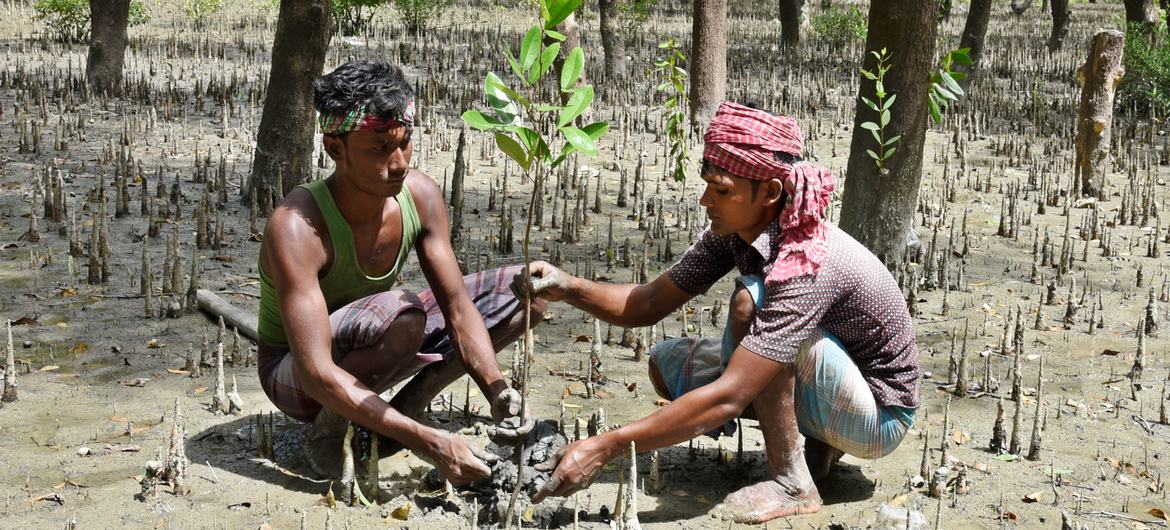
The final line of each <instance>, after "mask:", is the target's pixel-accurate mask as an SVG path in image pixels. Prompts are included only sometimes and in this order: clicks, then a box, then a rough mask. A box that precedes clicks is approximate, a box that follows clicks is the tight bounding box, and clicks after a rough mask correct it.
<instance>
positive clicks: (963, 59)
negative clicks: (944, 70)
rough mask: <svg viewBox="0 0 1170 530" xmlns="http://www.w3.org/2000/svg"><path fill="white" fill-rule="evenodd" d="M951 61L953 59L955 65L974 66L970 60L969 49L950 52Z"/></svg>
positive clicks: (973, 62)
mask: <svg viewBox="0 0 1170 530" xmlns="http://www.w3.org/2000/svg"><path fill="white" fill-rule="evenodd" d="M951 59H953V60H954V61H955V62H956V63H959V64H961V65H965V66H972V65H974V64H975V61H974V60H972V59H971V48H959V49H957V50H955V51H953V52H951Z"/></svg>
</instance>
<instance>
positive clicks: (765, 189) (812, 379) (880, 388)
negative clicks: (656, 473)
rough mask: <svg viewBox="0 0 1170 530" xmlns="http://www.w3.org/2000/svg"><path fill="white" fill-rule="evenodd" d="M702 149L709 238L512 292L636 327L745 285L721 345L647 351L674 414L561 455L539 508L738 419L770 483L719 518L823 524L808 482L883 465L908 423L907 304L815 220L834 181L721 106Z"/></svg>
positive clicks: (784, 137) (862, 256)
mask: <svg viewBox="0 0 1170 530" xmlns="http://www.w3.org/2000/svg"><path fill="white" fill-rule="evenodd" d="M703 142H704V147H703V165H702V178H703V180H704V181H705V182H706V189H705V190H704V192H703V195H702V197H701V198H700V200H699V204H700V205H702V206H703V207H704V208H705V209H706V211H707V217H708V218H709V219H710V221H711V224H710V227H709V228H707V229H706V230H705V231H703V232H702V233H701V234H700V236H699V238H698V241H696V242H695V243H694V244H693V245H692V246H691V248H690V249H688V250H687V252H686V253H685V254H684V255H683V256H682V258H681V259H680V260H679V261H678V263H676V264H675V265H674V266H672V267H671V268H670V269H668V270H667V271H666V272H665V273H664V274H662V275H661V276H659V277H658V278H657V279H655V280H654V281H652V282H650V283H646V284H640V285H637V284H627V285H614V284H602V283H596V282H591V281H588V280H586V279H583V278H578V277H574V276H572V275H569V274H566V273H565V272H563V271H561V270H559V269H557V268H555V267H553V266H552V265H549V264H548V263H545V262H540V261H538V262H535V263H532V264H531V265H530V269H529V276H524V275H523V274H521V275H519V276H517V277H516V279H515V280H514V281H513V285H512V289H513V291H515V292H517V293H518V294H519V295H521V296H531V294H535V295H536V296H537V298H536V299H537V300H544V301H549V302H557V301H564V302H568V303H569V304H570V305H573V306H574V307H577V308H579V309H581V310H583V311H585V312H587V313H589V314H591V315H593V316H595V317H597V318H599V319H601V320H604V321H606V322H609V323H612V324H614V325H618V326H623V327H637V326H649V325H653V324H655V323H657V322H658V321H660V320H662V319H663V318H665V317H667V316H669V315H670V314H672V313H673V312H674V311H675V310H676V309H678V308H679V307H680V306H682V305H683V304H684V303H686V302H687V300H689V299H691V298H692V297H694V296H696V295H698V294H700V293H703V292H706V291H707V289H709V288H710V287H711V286H712V284H714V283H715V282H716V281H717V280H719V279H720V278H722V277H723V276H724V275H726V274H727V273H728V272H730V271H731V270H732V269H733V268H735V269H737V270H738V271H739V274H740V276H739V277H738V278H737V279H736V280H735V284H736V287H735V289H734V291H733V294H732V296H731V303H730V305H729V308H730V309H729V315H728V322H727V326H726V329H725V333H724V336H723V338H722V340H721V341H720V340H716V339H709V338H681V339H674V340H669V341H665V342H663V343H659V344H657V345H655V347H654V348H653V349H652V351H651V355H650V361H649V375H650V380H651V382H652V383H653V385H654V388H655V390H656V391H657V392H658V393H659V394H660V395H662V396H663V397H665V398H668V399H672V400H673V401H672V402H671V403H670V404H669V405H667V406H665V407H663V408H662V409H660V410H658V411H657V412H655V413H654V414H652V415H650V416H647V417H645V418H642V419H640V420H637V421H635V422H633V423H631V424H629V425H626V426H624V427H622V428H619V429H616V430H613V431H609V432H606V433H604V434H602V435H599V436H595V437H591V438H586V439H583V440H579V441H577V442H574V443H572V444H570V445H569V446H567V447H565V448H564V449H563V450H561V451H560V452H559V453H558V454H557V455H556V457H554V459H553V460H552V461H550V462H549V463H548V464H547V465H546V467H547V468H550V469H553V475H552V477H551V479H550V480H549V481H548V482H547V483H546V484H545V486H544V487H543V488H542V489H541V490H540V491H538V492H537V494H536V495H535V496H534V498H533V500H534V501H537V502H539V501H540V500H542V499H543V498H545V497H546V496H549V495H554V496H565V495H569V494H572V493H573V492H575V491H578V490H580V489H582V488H584V487H586V486H588V485H589V484H590V483H591V482H592V481H593V480H594V479H595V478H596V477H597V476H598V475H599V474H600V473H601V470H602V467H603V466H604V465H605V464H606V463H607V462H609V461H610V460H612V459H614V458H615V457H617V456H618V455H620V454H622V453H623V452H624V451H625V450H626V449H627V448H628V447H629V446H630V443H631V442H632V443H633V444H634V445H635V447H636V450H637V451H639V452H643V451H650V450H654V449H658V448H661V447H666V446H670V445H674V444H677V443H679V442H683V441H685V440H688V439H690V438H693V437H695V436H698V435H700V434H702V433H706V432H709V431H713V430H716V431H718V430H723V431H724V432H726V431H727V430H729V429H730V427H731V426H733V425H734V424H731V425H730V426H729V425H726V424H728V422H729V421H731V420H733V419H734V418H735V417H737V416H739V415H741V414H742V415H743V416H744V417H748V418H754V419H757V420H758V421H759V424H760V430H761V431H762V433H763V437H764V442H765V452H766V456H767V460H768V474H767V475H768V476H767V478H765V479H764V480H762V481H761V482H758V483H755V484H751V485H748V486H746V487H743V488H742V489H740V490H738V491H735V492H732V493H730V494H729V495H727V497H726V498H725V499H724V501H723V503H722V510H723V511H724V515H725V516H728V517H730V518H732V519H735V520H736V521H738V522H741V523H759V522H763V521H767V520H769V519H773V518H776V517H783V516H788V515H793V514H802V513H813V512H816V511H818V510H820V508H821V498H820V495H819V493H818V491H817V486H816V482H817V481H819V480H820V479H822V478H824V477H825V476H826V475H828V473H829V471H830V468H831V466H832V465H833V464H834V463H835V462H836V461H837V460H838V459H840V458H841V456H842V455H843V454H844V453H848V454H850V455H853V456H855V457H859V458H869V459H873V458H879V457H882V456H885V455H886V454H888V453H890V452H891V451H893V450H894V449H895V448H896V447H897V446H898V445H899V444H900V443H901V442H902V438H903V437H904V436H905V434H906V431H907V429H908V428H909V427H910V426H911V425H912V424H913V422H914V416H915V412H916V409H917V407H918V405H919V401H918V382H919V360H918V349H917V345H916V342H915V331H914V326H913V322H912V320H911V318H910V315H909V312H908V311H907V309H906V304H905V301H904V299H903V297H902V293H901V291H900V289H899V288H898V285H897V283H896V282H895V281H894V279H893V277H892V276H891V275H890V273H889V271H887V270H886V268H885V266H883V265H882V263H881V262H880V261H879V260H878V259H877V258H876V257H875V256H874V255H873V254H872V253H870V252H869V251H868V250H867V249H866V248H865V247H864V246H862V245H861V244H859V243H858V242H857V241H856V240H854V239H853V238H852V237H850V236H849V235H848V234H846V233H845V232H843V231H841V230H840V229H839V228H838V227H836V226H834V225H832V224H830V223H829V222H827V221H826V220H825V219H824V213H825V208H826V206H827V205H828V204H829V200H830V195H831V193H832V191H833V189H834V188H835V181H834V178H833V176H832V175H831V174H830V173H829V172H828V170H826V169H824V168H821V167H818V166H815V165H813V164H810V163H807V162H804V161H802V160H801V151H802V148H803V137H802V135H801V132H800V129H799V127H798V126H797V124H796V122H795V120H793V119H791V118H788V117H784V116H774V115H771V114H769V113H767V112H764V111H762V110H757V109H755V108H750V107H747V106H743V105H739V104H736V103H733V102H724V103H723V104H722V105H721V106H720V107H719V110H718V112H717V113H716V115H715V117H714V119H713V120H712V122H711V125H710V127H709V129H708V130H707V131H706V133H705V134H704V136H703ZM802 438H803V443H802V441H801V439H802ZM546 470H547V469H546Z"/></svg>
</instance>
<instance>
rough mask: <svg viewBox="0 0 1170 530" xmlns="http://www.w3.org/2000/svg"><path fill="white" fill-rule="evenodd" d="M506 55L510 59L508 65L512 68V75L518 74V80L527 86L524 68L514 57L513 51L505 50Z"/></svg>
mask: <svg viewBox="0 0 1170 530" xmlns="http://www.w3.org/2000/svg"><path fill="white" fill-rule="evenodd" d="M504 55H505V56H506V57H507V58H508V65H509V66H511V67H512V73H513V74H516V79H519V80H520V82H521V83H524V84H525V85H527V84H528V80H527V79H524V68H523V67H521V66H520V62H519V61H517V60H516V58H515V57H513V56H512V50H509V49H508V48H504Z"/></svg>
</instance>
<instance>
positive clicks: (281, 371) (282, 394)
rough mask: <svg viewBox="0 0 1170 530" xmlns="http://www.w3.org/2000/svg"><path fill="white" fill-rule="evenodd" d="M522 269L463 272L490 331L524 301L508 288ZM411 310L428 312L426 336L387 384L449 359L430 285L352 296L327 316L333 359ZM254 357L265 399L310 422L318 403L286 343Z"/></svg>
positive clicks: (367, 342) (373, 338) (371, 341)
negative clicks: (299, 374) (298, 372)
mask: <svg viewBox="0 0 1170 530" xmlns="http://www.w3.org/2000/svg"><path fill="white" fill-rule="evenodd" d="M521 268H522V267H521V266H519V265H516V266H511V267H503V268H499V269H491V270H486V271H480V272H477V273H473V274H469V275H467V276H464V277H463V283H464V285H465V286H466V288H467V292H468V294H470V295H471V300H472V302H473V303H474V304H475V308H476V309H477V310H479V314H480V315H481V316H482V317H483V321H484V324H485V325H486V327H487V328H488V329H489V330H490V329H492V328H494V327H496V326H497V325H500V324H501V323H503V322H507V321H509V320H511V319H512V318H513V317H514V316H515V315H516V314H517V312H519V311H523V309H524V305H523V304H521V303H520V301H519V300H518V299H517V298H516V296H515V295H513V294H512V291H511V289H510V288H509V285H510V283H511V281H512V277H513V276H515V275H516V274H517V273H519V272H520V270H521ZM409 309H417V310H420V311H423V312H424V313H426V317H427V322H426V327H425V328H424V329H425V331H424V334H425V336H424V338H423V341H422V345H421V346H420V347H419V351H418V353H415V354H412V355H411V356H410V357H409V358H403V359H402V362H400V363H395V365H396V366H397V367H398V369H397V370H396V371H395V372H394V373H392V374H388V377H389V378H390V380H391V383H392V384H397V383H399V382H401V381H404V380H406V379H408V378H410V377H412V376H414V374H416V373H418V372H419V370H422V369H423V367H425V366H427V365H428V364H431V363H434V362H437V361H444V360H450V359H452V358H453V357H454V355H455V350H454V345H453V344H452V343H451V337H450V335H449V334H448V333H447V321H446V319H445V318H444V317H443V313H442V311H440V310H439V305H438V303H437V302H436V301H435V296H434V293H432V292H431V290H430V289H427V290H425V291H422V292H420V293H418V294H415V293H413V292H410V291H407V290H405V289H394V290H391V291H384V292H381V293H376V294H372V295H370V296H367V297H365V298H360V299H358V300H354V301H353V302H350V303H349V304H348V305H345V306H343V307H341V308H340V309H338V310H337V311H334V312H333V313H332V314H331V315H329V326H330V328H332V332H333V361H334V362H335V363H340V362H341V360H342V359H344V358H345V356H346V355H349V353H350V352H352V351H355V350H360V349H363V348H367V347H370V346H373V345H376V344H377V343H378V342H379V341H381V340H382V335H383V334H384V333H385V332H386V329H387V328H389V327H390V324H391V323H393V322H394V320H395V319H397V318H398V316H399V315H401V314H402V312H403V311H406V310H409ZM258 357H259V358H258V364H259V375H260V386H261V387H262V388H263V389H264V393H265V394H266V395H267V396H268V399H270V400H272V403H273V404H274V405H276V408H278V409H280V410H281V411H282V412H284V413H285V414H287V415H288V416H290V417H293V418H296V419H298V420H301V421H313V418H315V417H316V416H317V413H318V412H319V411H320V410H321V404H320V403H317V401H315V400H314V399H313V398H311V397H309V395H308V394H307V393H306V392H305V391H304V381H302V380H301V379H300V378H299V377H297V375H296V370H294V365H293V362H294V356H293V355H291V352H290V351H289V350H288V348H287V347H283V348H278V347H273V346H267V345H262V346H261V348H260V350H259V355H258Z"/></svg>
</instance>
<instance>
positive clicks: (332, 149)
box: [321, 134, 345, 164]
mask: <svg viewBox="0 0 1170 530" xmlns="http://www.w3.org/2000/svg"><path fill="white" fill-rule="evenodd" d="M321 143H322V144H324V146H325V153H326V154H328V155H329V158H331V159H333V163H334V164H337V163H338V161H340V160H341V157H342V153H343V151H345V142H343V141H342V140H341V138H338V137H337V136H334V135H332V134H326V135H324V136H322V137H321Z"/></svg>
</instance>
